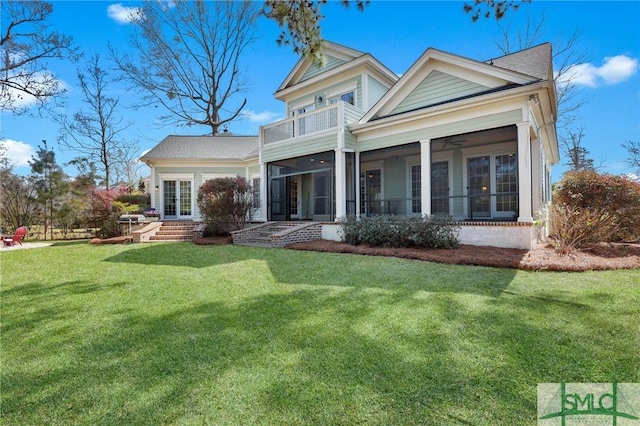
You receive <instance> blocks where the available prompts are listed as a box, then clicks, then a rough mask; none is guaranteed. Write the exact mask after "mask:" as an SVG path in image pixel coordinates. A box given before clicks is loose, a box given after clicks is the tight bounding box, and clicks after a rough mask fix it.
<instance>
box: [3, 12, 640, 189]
mask: <svg viewBox="0 0 640 426" xmlns="http://www.w3.org/2000/svg"><path fill="white" fill-rule="evenodd" d="M52 4H53V13H52V15H51V16H50V25H51V27H52V28H55V29H56V30H58V31H60V32H63V33H64V34H66V35H70V36H72V37H73V39H74V44H75V45H76V46H77V47H78V48H79V49H80V51H82V52H83V53H84V54H85V56H86V57H90V56H92V55H93V54H96V53H98V54H100V55H101V57H102V58H105V59H106V58H108V45H109V44H111V45H113V46H115V47H116V48H117V49H119V50H122V51H126V49H127V48H128V42H129V33H130V29H131V24H130V23H128V22H127V21H126V19H124V18H125V16H126V15H127V13H126V11H127V9H128V8H132V7H136V6H138V5H139V3H138V2H114V1H53V2H52ZM260 4H261V3H257V6H259V5H260ZM463 4H464V3H463V2H457V1H445V2H442V1H408V2H404V1H381V0H372V1H371V2H370V3H369V5H368V6H367V7H366V9H365V11H364V12H359V11H357V10H356V9H355V7H351V8H344V7H342V6H341V5H340V4H339V3H338V2H336V1H330V2H329V3H328V4H327V5H326V6H324V7H323V9H322V10H323V14H324V16H325V17H324V19H323V20H322V21H321V31H322V36H323V38H324V39H326V40H330V41H332V42H335V43H339V44H342V45H345V46H348V47H351V48H353V49H356V50H360V51H363V52H368V53H370V54H372V55H373V56H374V57H375V58H377V59H378V60H379V61H381V62H382V63H383V64H385V65H386V66H387V67H388V68H389V69H390V70H392V71H393V72H395V73H397V74H398V75H402V74H403V73H404V72H405V71H406V70H408V69H409V67H410V66H411V65H412V64H413V63H414V62H415V61H416V60H418V58H419V57H420V56H421V55H422V53H423V52H424V51H425V50H426V49H427V48H430V47H432V48H435V49H439V50H443V51H447V52H450V53H453V54H457V55H461V56H465V57H468V58H471V59H475V60H481V61H484V60H488V59H491V58H494V57H497V56H501V52H500V50H499V48H498V46H499V44H502V41H503V40H504V37H503V32H504V31H507V32H508V33H509V34H510V35H512V36H515V35H517V34H518V33H522V32H523V31H524V30H525V29H526V23H527V21H530V22H534V23H537V22H539V21H540V20H541V19H543V18H544V26H543V36H542V37H540V38H539V41H540V42H541V43H542V42H547V41H548V42H551V43H552V45H560V44H561V43H562V41H563V40H566V39H567V38H568V37H570V36H571V35H572V34H573V33H574V32H575V31H580V37H579V43H578V46H577V48H576V50H579V51H584V52H585V54H586V56H585V60H584V61H583V62H581V63H576V64H573V65H574V68H573V70H575V76H574V81H575V82H576V84H577V85H578V87H579V88H580V90H581V94H582V96H585V97H586V98H587V99H588V100H589V102H588V103H587V104H586V105H585V106H584V107H583V108H582V109H581V111H580V117H581V118H580V121H579V123H578V124H579V125H582V126H584V137H583V140H582V141H583V145H584V147H585V148H586V149H588V150H589V153H590V157H591V158H592V159H593V160H594V162H595V164H596V166H599V170H600V171H602V172H607V173H613V174H625V173H631V172H632V170H631V168H630V167H629V165H628V164H627V163H626V161H625V160H626V158H627V157H628V153H627V152H626V150H624V148H623V147H622V143H624V142H626V141H640V64H639V62H640V1H623V2H612V1H586V2H582V1H545V0H533V1H532V2H531V3H528V4H524V5H522V6H521V7H520V9H519V10H518V11H516V12H513V11H510V12H509V13H508V14H507V16H506V17H505V18H504V19H503V20H501V21H499V22H496V21H495V19H493V18H491V19H480V20H479V21H478V22H476V23H473V22H471V19H470V16H469V15H467V14H466V13H464V12H463V7H462V6H463ZM279 33H280V29H279V28H278V26H277V24H276V23H275V22H273V21H270V20H267V19H266V18H264V17H262V18H260V19H259V20H258V22H257V26H256V28H255V35H256V37H257V39H256V41H255V43H254V44H253V45H251V47H250V48H248V49H247V50H246V51H245V53H244V55H243V58H242V65H243V67H244V70H245V72H246V76H247V78H248V86H247V90H246V92H245V93H243V96H245V97H246V98H247V104H246V108H245V116H244V118H243V119H242V120H239V121H237V122H234V123H232V124H231V125H230V126H229V128H228V130H229V131H230V132H232V133H234V134H245V135H247V134H254V135H256V134H258V129H259V126H260V125H265V124H268V123H271V122H273V121H276V120H278V119H281V118H284V116H285V113H284V108H285V106H284V104H283V103H282V102H280V101H278V100H276V99H275V98H274V97H273V93H274V92H275V91H276V89H277V88H278V86H280V84H281V83H282V82H283V80H284V79H285V78H286V77H287V75H288V73H289V72H290V71H291V69H292V68H293V67H294V66H295V64H296V63H297V61H298V60H299V57H298V56H296V55H295V54H294V53H293V51H292V49H291V48H290V47H287V46H283V47H280V46H278V45H277V44H276V42H275V40H276V39H277V37H278V35H279ZM554 65H555V66H556V67H558V66H560V64H554ZM47 68H48V70H50V71H51V72H52V73H54V74H55V75H56V77H57V78H59V79H60V80H61V81H63V83H64V84H65V86H66V87H67V89H68V93H67V101H68V109H67V112H68V114H69V115H71V114H73V113H75V112H77V111H78V110H79V109H80V106H81V98H80V95H81V94H80V91H79V88H78V82H77V77H76V71H75V67H74V65H73V64H71V63H70V62H69V61H65V60H57V61H56V60H50V61H48V63H47ZM111 96H114V97H118V98H119V99H120V104H121V105H123V108H122V109H121V113H122V116H123V117H124V118H125V120H126V121H127V122H131V123H132V125H131V126H130V127H129V128H127V129H126V131H125V133H123V137H126V138H128V139H129V140H132V141H135V142H136V143H137V145H138V147H139V153H140V155H142V154H143V153H144V152H146V151H148V150H149V149H151V148H152V147H153V146H155V145H156V144H157V143H159V142H160V141H161V140H162V139H164V137H166V136H167V135H171V134H173V135H175V134H180V135H199V134H206V133H207V132H208V131H209V129H208V128H207V127H196V128H193V127H191V128H186V127H176V126H170V127H166V126H164V127H163V126H160V125H159V123H158V121H157V120H156V118H157V116H158V112H157V110H151V109H145V110H135V109H131V108H128V107H126V106H128V105H130V104H131V103H132V101H133V98H132V96H134V95H133V94H132V93H131V92H130V91H127V90H126V89H125V87H124V86H114V87H113V88H112V93H111ZM125 107H126V108H125ZM32 112H33V113H34V114H26V115H21V116H14V115H13V114H11V113H6V112H1V113H0V139H2V140H4V143H5V146H6V147H7V150H8V155H9V157H10V158H11V159H12V160H13V161H14V162H15V164H16V167H15V169H14V171H15V172H16V173H20V174H28V173H29V170H30V168H29V165H28V161H29V160H30V159H31V156H32V155H33V154H34V153H35V150H36V149H37V147H38V145H41V143H42V141H43V140H46V141H47V143H48V146H49V148H50V149H53V150H54V151H55V153H56V159H57V162H58V163H59V164H61V165H63V164H65V163H67V162H68V161H70V160H71V159H73V158H74V157H75V156H76V154H75V153H74V152H71V151H69V150H68V149H64V148H63V147H61V146H58V144H57V136H58V131H59V126H58V125H57V124H56V123H55V122H53V121H52V120H51V119H48V118H46V117H39V116H37V114H35V108H34V109H33V110H32ZM564 163H566V159H565V158H561V160H560V163H559V164H557V165H556V166H554V168H553V177H552V179H553V181H554V182H556V181H558V180H559V179H560V178H561V176H562V173H564V172H565V171H566V170H567V167H566V165H564ZM145 167H146V166H145ZM65 171H66V172H67V173H69V174H70V175H74V174H75V173H76V170H75V169H73V168H70V167H65ZM140 173H141V175H145V174H147V173H148V169H146V170H145V168H144V167H142V168H141V170H140Z"/></svg>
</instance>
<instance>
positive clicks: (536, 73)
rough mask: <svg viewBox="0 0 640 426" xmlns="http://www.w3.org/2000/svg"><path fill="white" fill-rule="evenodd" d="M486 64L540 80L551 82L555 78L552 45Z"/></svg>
mask: <svg viewBox="0 0 640 426" xmlns="http://www.w3.org/2000/svg"><path fill="white" fill-rule="evenodd" d="M486 63H488V64H490V65H493V66H496V67H500V68H504V69H508V70H513V71H517V72H519V73H522V74H526V75H530V76H532V77H536V78H539V79H540V80H550V79H551V78H552V77H553V64H552V63H551V43H543V44H540V45H538V46H534V47H530V48H528V49H524V50H521V51H519V52H514V53H510V54H508V55H504V56H500V57H498V58H494V59H491V60H489V61H486Z"/></svg>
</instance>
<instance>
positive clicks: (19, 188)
mask: <svg viewBox="0 0 640 426" xmlns="http://www.w3.org/2000/svg"><path fill="white" fill-rule="evenodd" d="M35 195H36V194H35V188H34V186H33V185H32V183H31V182H30V181H29V179H27V178H25V177H24V176H19V175H16V174H15V173H13V169H12V167H4V166H3V167H2V168H0V199H2V203H0V226H1V227H2V228H3V229H2V230H3V231H5V232H7V231H8V230H7V227H8V228H10V229H16V228H17V227H19V226H21V225H26V226H28V225H31V224H32V223H33V221H34V219H35V217H36V203H35Z"/></svg>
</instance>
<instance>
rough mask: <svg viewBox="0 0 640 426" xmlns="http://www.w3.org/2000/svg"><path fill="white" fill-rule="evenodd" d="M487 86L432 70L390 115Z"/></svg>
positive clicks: (483, 88) (477, 90)
mask: <svg viewBox="0 0 640 426" xmlns="http://www.w3.org/2000/svg"><path fill="white" fill-rule="evenodd" d="M488 89H489V88H488V87H484V86H481V85H479V84H476V83H473V82H470V81H467V80H463V79H461V78H459V77H454V76H452V75H449V74H445V73H443V72H440V71H437V70H434V71H431V72H430V73H429V75H427V77H425V79H424V80H422V82H421V83H420V84H418V85H417V86H416V88H415V89H413V90H412V91H411V93H410V94H409V95H408V96H407V97H406V98H405V99H404V100H403V101H402V102H400V104H398V106H397V107H395V108H394V109H393V111H391V115H393V114H398V113H401V112H406V111H411V110H414V109H417V108H421V107H425V106H428V105H434V104H437V103H440V102H444V101H448V100H452V99H457V98H461V97H463V96H468V95H473V94H475V93H480V92H484V91H485V90H488Z"/></svg>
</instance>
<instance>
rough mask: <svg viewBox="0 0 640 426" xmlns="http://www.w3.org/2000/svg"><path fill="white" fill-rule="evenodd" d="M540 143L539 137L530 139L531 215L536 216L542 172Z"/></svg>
mask: <svg viewBox="0 0 640 426" xmlns="http://www.w3.org/2000/svg"><path fill="white" fill-rule="evenodd" d="M541 143H542V141H541V140H540V139H539V138H537V139H533V140H532V141H531V211H532V213H533V216H536V215H537V212H538V211H539V210H540V208H541V207H542V205H541V194H542V184H543V181H544V173H543V172H542V162H541V158H540V144H541ZM541 173H542V175H541Z"/></svg>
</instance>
